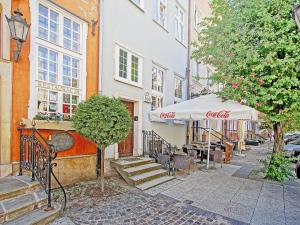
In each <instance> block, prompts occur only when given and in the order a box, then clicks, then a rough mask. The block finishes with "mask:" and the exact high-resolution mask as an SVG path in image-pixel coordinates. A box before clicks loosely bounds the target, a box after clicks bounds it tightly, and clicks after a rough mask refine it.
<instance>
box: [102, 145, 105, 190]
mask: <svg viewBox="0 0 300 225" xmlns="http://www.w3.org/2000/svg"><path fill="white" fill-rule="evenodd" d="M104 153H105V147H104V145H102V146H101V191H102V192H104V155H105V154H104Z"/></svg>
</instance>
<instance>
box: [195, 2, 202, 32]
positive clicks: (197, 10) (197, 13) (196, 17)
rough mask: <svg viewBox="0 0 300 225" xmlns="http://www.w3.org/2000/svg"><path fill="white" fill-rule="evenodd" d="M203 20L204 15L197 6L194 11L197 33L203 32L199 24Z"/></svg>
mask: <svg viewBox="0 0 300 225" xmlns="http://www.w3.org/2000/svg"><path fill="white" fill-rule="evenodd" d="M201 20H202V15H201V12H200V10H199V9H198V8H197V6H196V5H195V10H194V28H195V30H196V31H197V32H200V31H201V28H200V27H199V23H200V22H201Z"/></svg>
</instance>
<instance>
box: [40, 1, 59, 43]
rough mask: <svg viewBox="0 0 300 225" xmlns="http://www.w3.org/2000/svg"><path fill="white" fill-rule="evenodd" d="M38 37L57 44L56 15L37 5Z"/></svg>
mask: <svg viewBox="0 0 300 225" xmlns="http://www.w3.org/2000/svg"><path fill="white" fill-rule="evenodd" d="M38 32H39V37H40V38H42V39H45V40H47V41H50V42H52V43H55V44H57V43H58V13H57V12H55V11H53V10H50V9H49V8H47V7H46V6H44V5H42V4H39V31H38Z"/></svg>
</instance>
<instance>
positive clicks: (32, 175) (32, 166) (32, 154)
mask: <svg viewBox="0 0 300 225" xmlns="http://www.w3.org/2000/svg"><path fill="white" fill-rule="evenodd" d="M34 137H35V134H34V127H33V128H32V137H31V140H32V141H31V145H30V152H31V155H30V158H31V181H34V180H35V178H34V169H35V143H34V142H35V141H34Z"/></svg>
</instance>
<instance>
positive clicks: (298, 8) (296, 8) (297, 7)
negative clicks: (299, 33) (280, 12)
mask: <svg viewBox="0 0 300 225" xmlns="http://www.w3.org/2000/svg"><path fill="white" fill-rule="evenodd" d="M292 16H293V19H294V20H295V21H296V23H297V25H298V27H299V29H300V4H294V5H293V14H292Z"/></svg>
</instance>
